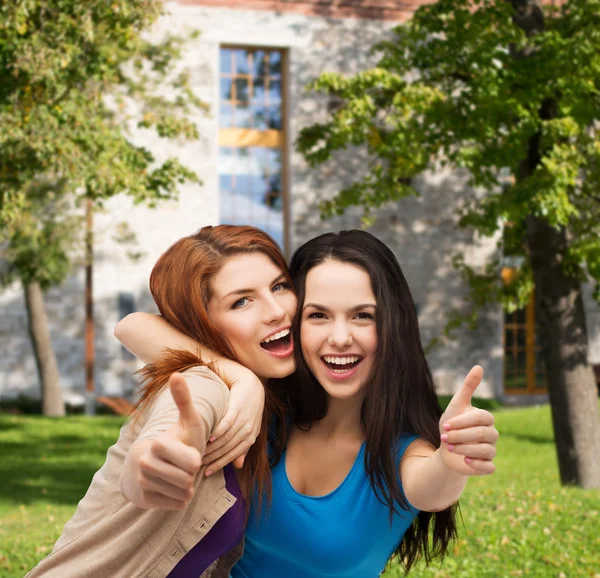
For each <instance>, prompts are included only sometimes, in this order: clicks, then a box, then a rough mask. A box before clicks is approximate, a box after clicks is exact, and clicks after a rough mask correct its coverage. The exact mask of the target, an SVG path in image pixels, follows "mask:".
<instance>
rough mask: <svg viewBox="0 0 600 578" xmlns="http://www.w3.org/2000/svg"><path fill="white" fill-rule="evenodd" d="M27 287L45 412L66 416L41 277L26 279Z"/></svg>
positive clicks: (30, 331)
mask: <svg viewBox="0 0 600 578" xmlns="http://www.w3.org/2000/svg"><path fill="white" fill-rule="evenodd" d="M23 288H24V290H25V305H26V306H27V320H28V321H29V334H30V336H31V344H32V345H33V353H34V355H35V362H36V365H37V369H38V376H39V380H40V384H41V388H42V408H43V414H44V415H47V416H52V417H58V416H64V415H65V404H64V402H63V397H62V390H61V387H60V379H59V374H58V366H57V364H56V356H55V355H54V350H53V349H52V342H51V341H50V331H49V329H48V318H47V317H46V309H45V307H44V294H43V293H42V288H41V287H40V284H39V283H38V282H37V281H35V282H33V283H24V284H23Z"/></svg>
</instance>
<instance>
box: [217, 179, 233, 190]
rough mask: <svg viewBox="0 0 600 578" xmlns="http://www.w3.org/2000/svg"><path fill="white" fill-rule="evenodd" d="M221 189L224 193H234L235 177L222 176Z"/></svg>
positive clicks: (220, 180)
mask: <svg viewBox="0 0 600 578" xmlns="http://www.w3.org/2000/svg"><path fill="white" fill-rule="evenodd" d="M219 188H220V190H221V192H222V193H223V192H225V193H231V192H232V191H233V175H228V174H220V175H219Z"/></svg>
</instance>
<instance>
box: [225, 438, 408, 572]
mask: <svg viewBox="0 0 600 578" xmlns="http://www.w3.org/2000/svg"><path fill="white" fill-rule="evenodd" d="M416 437H417V436H415V435H404V436H402V438H401V439H400V442H399V445H398V464H399V463H400V459H401V457H402V454H403V453H404V451H405V450H406V448H407V447H408V445H409V444H410V443H411V442H412V441H414V440H415V439H416ZM364 453H365V444H364V443H363V444H362V446H361V448H360V451H359V452H358V456H357V457H356V460H355V462H354V465H353V466H352V469H351V470H350V472H349V473H348V475H347V476H346V478H345V479H344V481H343V482H342V483H341V484H340V486H338V487H337V488H336V489H335V490H334V491H333V492H331V493H330V494H327V495H325V496H319V497H312V496H305V495H303V494H299V493H298V492H296V490H294V488H293V487H292V485H291V484H290V482H289V480H288V477H287V474H286V470H285V452H284V453H283V455H282V458H281V460H280V461H279V463H278V464H277V465H276V466H275V467H274V468H273V470H272V475H273V499H272V502H271V507H270V510H269V512H268V513H267V514H263V515H261V516H260V517H259V519H258V520H257V521H256V518H255V516H254V512H253V511H251V512H250V520H249V523H248V526H247V528H246V539H245V547H244V554H243V556H242V558H241V559H240V560H239V562H238V563H237V564H236V565H235V566H234V568H233V570H232V572H231V577H232V578H282V577H285V578H307V577H310V578H357V577H360V578H376V577H377V576H379V575H380V574H381V573H382V572H383V570H384V568H385V565H386V563H387V562H388V560H389V559H390V557H391V556H392V554H393V553H394V550H395V549H396V548H397V547H398V545H399V544H400V541H401V540H402V537H403V536H404V533H405V532H406V530H407V528H408V527H409V526H410V524H411V523H412V521H413V519H414V517H415V516H416V515H417V513H418V510H416V509H414V508H411V509H410V510H409V511H404V510H401V509H399V508H397V509H399V511H400V515H398V514H394V515H393V517H392V524H391V526H390V519H389V508H388V507H387V506H384V505H383V504H382V503H381V502H380V501H379V500H378V498H377V495H376V494H375V492H374V490H373V488H372V487H371V484H370V483H369V480H368V478H367V474H366V471H365V467H364Z"/></svg>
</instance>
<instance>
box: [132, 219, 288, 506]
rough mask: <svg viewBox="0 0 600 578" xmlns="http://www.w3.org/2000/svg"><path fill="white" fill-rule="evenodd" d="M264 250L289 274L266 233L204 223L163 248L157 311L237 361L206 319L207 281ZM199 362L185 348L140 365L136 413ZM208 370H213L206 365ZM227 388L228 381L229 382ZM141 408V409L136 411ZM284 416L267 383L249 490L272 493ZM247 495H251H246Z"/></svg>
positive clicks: (155, 281) (154, 283) (154, 284)
mask: <svg viewBox="0 0 600 578" xmlns="http://www.w3.org/2000/svg"><path fill="white" fill-rule="evenodd" d="M255 252H259V253H263V254H264V255H266V256H267V257H269V259H271V261H273V263H274V264H275V265H277V267H279V268H280V269H281V271H282V272H283V274H284V275H285V276H286V280H287V281H288V282H289V283H290V286H291V277H290V274H289V270H288V267H287V263H286V262H285V258H284V256H283V254H282V253H281V250H280V249H279V247H278V246H277V243H275V241H274V240H273V239H272V238H271V237H270V236H269V235H267V233H265V232H264V231H261V230H260V229H257V228H255V227H250V226H237V225H218V226H215V227H212V226H210V227H203V228H202V229H200V230H199V231H198V232H196V233H194V234H193V235H189V236H188V237H183V239H179V241H177V242H176V243H174V244H173V245H171V247H169V249H167V251H165V252H164V253H163V254H162V255H161V256H160V258H159V259H158V261H157V262H156V264H155V265H154V268H153V269H152V273H151V275H150V292H151V293H152V297H154V301H155V302H156V305H157V306H158V309H159V311H160V314H161V315H162V316H163V318H164V319H165V320H166V321H168V322H169V323H170V324H171V325H172V326H173V327H176V328H177V329H178V330H179V331H181V332H182V333H184V334H185V335H187V336H188V337H191V338H192V339H194V340H195V341H197V342H198V343H200V344H202V345H203V346H204V347H207V348H208V349H211V350H212V351H214V352H215V353H217V354H218V355H221V356H223V357H227V358H229V359H232V360H234V361H238V359H237V358H236V355H235V353H234V351H233V348H232V347H231V345H230V343H229V341H228V340H227V337H226V336H225V335H224V334H223V333H221V332H220V331H219V330H218V329H217V328H216V327H215V325H214V324H213V323H212V322H211V320H210V319H209V317H208V312H207V307H208V301H209V299H210V298H211V284H210V282H211V280H212V278H213V277H214V276H215V275H216V274H217V272H218V271H219V270H220V269H221V267H222V266H223V265H224V263H225V260H226V259H227V258H228V257H231V256H233V255H239V254H242V253H255ZM198 365H207V364H206V363H205V362H204V361H202V359H201V358H200V356H199V355H198V354H196V355H194V354H193V353H190V352H188V351H173V350H167V352H166V354H165V355H164V356H163V357H162V358H161V359H160V360H159V361H157V362H155V363H152V364H149V365H147V366H146V367H144V368H143V369H141V370H140V371H139V372H138V373H139V374H140V375H141V377H142V380H143V384H142V389H141V395H140V398H139V400H138V402H137V403H136V405H135V408H134V409H135V411H136V415H138V416H139V415H140V413H141V411H142V410H143V409H145V408H146V407H148V405H149V404H150V403H151V402H152V401H153V400H154V398H155V397H156V396H157V395H158V394H159V392H160V391H161V390H162V388H163V387H164V386H165V385H166V383H167V382H168V380H169V376H170V375H171V374H172V373H173V372H175V371H185V370H186V369H190V368H192V367H195V366H198ZM209 367H210V369H213V371H214V367H212V366H211V365H210V364H209ZM228 386H229V384H228ZM138 410H139V411H138ZM273 417H274V418H275V419H277V420H283V419H284V406H283V403H282V402H281V401H280V400H279V398H278V397H277V396H276V395H275V394H274V393H273V391H272V390H271V389H270V388H269V387H268V386H266V387H265V408H264V412H263V419H262V426H261V429H260V433H259V435H258V437H257V438H256V442H255V443H254V444H253V445H252V447H251V448H250V450H249V452H248V455H247V457H246V460H245V464H246V465H247V468H246V467H245V468H244V470H246V472H247V475H245V476H244V485H246V484H247V488H246V489H247V490H248V491H251V490H253V489H255V490H257V494H258V496H259V499H260V497H261V496H262V495H263V494H264V493H266V495H270V490H271V471H270V467H269V459H268V456H267V443H268V427H269V420H270V418H273ZM248 495H249V494H248Z"/></svg>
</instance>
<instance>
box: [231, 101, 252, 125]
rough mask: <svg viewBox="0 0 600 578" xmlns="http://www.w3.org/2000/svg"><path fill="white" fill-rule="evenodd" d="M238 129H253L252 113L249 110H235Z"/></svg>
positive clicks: (239, 108) (238, 108) (240, 108)
mask: <svg viewBox="0 0 600 578" xmlns="http://www.w3.org/2000/svg"><path fill="white" fill-rule="evenodd" d="M234 126H235V127H236V128H252V111H251V110H250V109H249V108H243V107H239V106H238V107H237V108H236V109H235V125H234Z"/></svg>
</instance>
